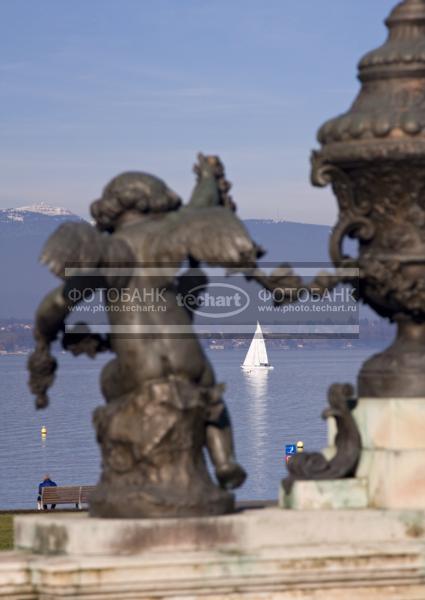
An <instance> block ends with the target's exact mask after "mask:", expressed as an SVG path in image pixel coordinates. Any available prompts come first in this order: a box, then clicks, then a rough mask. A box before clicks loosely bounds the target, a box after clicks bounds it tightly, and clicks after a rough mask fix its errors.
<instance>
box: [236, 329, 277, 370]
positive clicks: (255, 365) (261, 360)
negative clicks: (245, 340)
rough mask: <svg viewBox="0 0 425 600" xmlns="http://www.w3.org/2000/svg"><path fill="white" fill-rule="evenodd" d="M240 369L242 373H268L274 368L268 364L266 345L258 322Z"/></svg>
mask: <svg viewBox="0 0 425 600" xmlns="http://www.w3.org/2000/svg"><path fill="white" fill-rule="evenodd" d="M241 368H242V369H243V370H244V371H268V370H270V369H273V368H274V367H272V366H271V365H270V364H269V359H268V356H267V349H266V343H265V341H264V337H263V332H262V329H261V325H260V323H259V322H258V321H257V329H256V330H255V333H254V337H253V338H252V342H251V345H250V347H249V349H248V352H247V354H246V357H245V360H244V362H243V365H241Z"/></svg>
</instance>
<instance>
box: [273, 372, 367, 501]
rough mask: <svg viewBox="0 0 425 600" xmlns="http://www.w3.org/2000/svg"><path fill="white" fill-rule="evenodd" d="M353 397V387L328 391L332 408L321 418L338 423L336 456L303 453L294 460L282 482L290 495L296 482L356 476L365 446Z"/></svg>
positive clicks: (345, 385)
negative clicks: (355, 415)
mask: <svg viewBox="0 0 425 600" xmlns="http://www.w3.org/2000/svg"><path fill="white" fill-rule="evenodd" d="M353 396H354V388H353V386H352V385H350V384H348V383H346V384H339V383H334V384H333V385H331V387H330V388H329V391H328V397H329V407H328V408H327V409H325V410H324V411H323V413H322V418H323V419H328V418H330V417H333V418H334V419H335V421H336V427H337V434H336V436H335V448H336V453H335V456H334V457H333V458H331V459H330V460H327V459H326V458H325V457H324V455H323V454H321V453H320V452H304V453H302V454H295V456H293V457H291V459H290V461H289V463H288V472H289V476H288V477H287V478H286V479H284V480H283V482H282V483H283V487H284V490H285V492H286V493H287V494H289V493H290V491H291V489H292V486H293V484H294V482H295V481H297V480H307V479H314V480H319V479H321V480H323V479H344V478H346V477H354V476H355V474H356V469H357V465H358V462H359V459H360V452H361V447H362V443H361V438H360V433H359V430H358V429H357V425H356V422H355V420H354V417H353V415H352V414H351V410H352V408H353V407H354V405H355V401H354V399H353ZM350 404H351V405H352V406H351V405H350Z"/></svg>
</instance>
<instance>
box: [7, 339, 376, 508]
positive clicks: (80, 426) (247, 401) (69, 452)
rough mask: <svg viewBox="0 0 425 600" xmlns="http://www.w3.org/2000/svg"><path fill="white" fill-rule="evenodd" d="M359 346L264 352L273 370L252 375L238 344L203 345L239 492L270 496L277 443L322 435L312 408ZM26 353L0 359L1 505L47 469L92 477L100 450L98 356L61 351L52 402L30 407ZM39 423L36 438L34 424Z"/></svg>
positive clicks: (26, 495) (310, 441)
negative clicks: (219, 391) (225, 411)
mask: <svg viewBox="0 0 425 600" xmlns="http://www.w3.org/2000/svg"><path fill="white" fill-rule="evenodd" d="M371 353H372V350H371V349H370V348H368V349H366V348H363V349H356V348H351V349H341V350H306V349H299V350H280V351H273V350H271V351H270V352H269V358H270V361H271V363H272V364H273V365H274V367H275V368H274V370H273V371H270V372H268V373H265V374H261V375H260V376H255V375H253V374H244V373H243V372H242V371H241V369H240V364H241V362H242V361H243V358H244V355H245V351H238V350H223V351H211V352H210V353H209V354H210V357H211V360H212V362H213V364H214V366H215V369H216V373H217V376H218V380H219V381H223V382H226V384H227V389H226V394H225V398H226V402H227V404H228V407H229V409H230V413H231V416H232V420H233V425H234V431H235V438H236V449H237V455H238V459H239V461H240V462H241V464H242V465H243V466H244V467H245V469H246V470H247V471H248V479H247V481H246V483H245V485H244V486H243V487H242V488H241V489H240V490H238V492H237V496H238V498H239V499H241V500H242V499H243V500H253V499H255V500H258V499H275V498H276V497H277V493H278V486H279V481H280V479H281V478H282V477H283V476H284V475H285V465H284V446H285V444H289V443H295V442H296V441H297V440H303V441H304V444H305V448H306V450H318V449H320V448H322V447H323V446H324V445H325V443H326V427H325V423H324V422H323V421H321V419H320V414H321V412H322V410H323V408H324V407H325V405H326V402H327V401H326V391H327V388H328V387H329V385H330V384H332V383H334V382H352V383H354V382H355V380H356V374H357V372H358V370H359V368H360V365H361V363H362V362H363V361H364V360H365V358H366V357H367V356H369V355H370V354H371ZM26 360H27V359H26V357H25V356H1V357H0V509H9V508H33V507H34V506H35V499H36V494H37V485H38V483H39V481H40V480H41V478H42V475H43V474H44V473H45V472H48V473H49V474H50V475H51V477H52V479H54V480H55V481H57V483H58V484H61V485H73V484H93V483H96V481H97V479H98V476H99V464H100V456H99V451H98V448H97V445H96V441H95V437H94V431H93V428H92V425H91V413H92V411H93V409H94V408H95V407H96V406H97V405H99V404H100V403H102V397H101V394H100V391H99V387H98V378H99V372H100V369H101V367H102V364H103V363H104V361H105V358H103V357H102V358H101V359H96V361H91V360H89V359H85V358H78V359H77V358H73V357H70V356H66V355H60V356H59V362H60V367H59V371H58V374H57V379H56V383H55V385H54V387H53V389H52V390H51V394H50V395H51V405H50V407H49V408H48V409H46V410H44V411H37V412H36V411H35V409H34V408H33V399H32V397H31V396H30V394H29V392H28V389H27V385H26V381H27V378H28V375H27V371H26ZM42 425H45V426H46V427H47V439H46V441H45V442H42V440H41V435H40V429H41V427H42Z"/></svg>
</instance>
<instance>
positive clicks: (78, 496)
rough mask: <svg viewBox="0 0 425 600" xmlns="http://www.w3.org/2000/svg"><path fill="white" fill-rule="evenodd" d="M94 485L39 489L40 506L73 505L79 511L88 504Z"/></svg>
mask: <svg viewBox="0 0 425 600" xmlns="http://www.w3.org/2000/svg"><path fill="white" fill-rule="evenodd" d="M94 488H95V486H94V485H68V486H50V487H47V486H46V487H43V488H41V506H44V505H46V504H75V506H76V507H77V508H79V509H81V505H82V504H88V502H89V496H90V494H91V493H92V491H93V490H94Z"/></svg>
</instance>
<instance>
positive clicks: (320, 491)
mask: <svg viewBox="0 0 425 600" xmlns="http://www.w3.org/2000/svg"><path fill="white" fill-rule="evenodd" d="M353 415H354V418H355V420H356V423H357V426H358V428H359V431H360V435H361V438H362V446H363V448H362V453H361V459H360V463H359V466H358V469H357V473H356V478H355V479H346V480H338V481H316V482H314V481H298V482H296V483H295V484H294V486H293V489H292V491H291V494H290V495H289V496H286V495H285V494H284V492H283V491H281V497H280V505H281V506H282V508H292V509H297V510H310V509H324V508H335V509H338V508H363V507H364V506H365V505H366V506H369V507H371V508H373V507H375V508H390V509H417V510H425V398H403V399H397V398H394V399H377V398H361V399H360V400H359V401H358V404H357V406H356V408H355V409H354V411H353ZM335 434H336V429H335V423H334V419H329V422H328V443H329V445H328V447H327V448H325V450H324V451H323V453H324V454H325V456H326V457H327V458H331V457H332V455H333V454H334V453H335V447H334V446H333V443H334V439H335ZM364 502H366V504H364Z"/></svg>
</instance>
